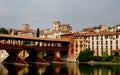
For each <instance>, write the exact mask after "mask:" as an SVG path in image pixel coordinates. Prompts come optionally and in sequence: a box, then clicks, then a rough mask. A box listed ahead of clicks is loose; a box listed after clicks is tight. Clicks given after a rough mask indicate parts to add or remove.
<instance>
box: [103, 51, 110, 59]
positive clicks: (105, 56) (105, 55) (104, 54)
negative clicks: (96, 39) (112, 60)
mask: <svg viewBox="0 0 120 75" xmlns="http://www.w3.org/2000/svg"><path fill="white" fill-rule="evenodd" d="M102 61H109V55H108V53H107V52H103V53H102Z"/></svg>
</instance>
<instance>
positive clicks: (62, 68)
mask: <svg viewBox="0 0 120 75" xmlns="http://www.w3.org/2000/svg"><path fill="white" fill-rule="evenodd" d="M0 75H120V65H93V64H92V65H90V64H81V63H61V64H58V63H56V64H50V65H45V64H33V63H32V64H29V66H28V65H15V64H9V63H6V64H5V63H4V64H2V63H0Z"/></svg>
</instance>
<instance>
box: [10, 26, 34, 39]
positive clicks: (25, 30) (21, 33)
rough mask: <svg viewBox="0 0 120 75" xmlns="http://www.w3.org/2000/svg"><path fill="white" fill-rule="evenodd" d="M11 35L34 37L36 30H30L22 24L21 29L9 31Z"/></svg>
mask: <svg viewBox="0 0 120 75" xmlns="http://www.w3.org/2000/svg"><path fill="white" fill-rule="evenodd" d="M10 33H11V35H19V36H32V37H35V36H36V30H33V29H30V25H29V24H22V25H21V29H14V28H11V29H10Z"/></svg>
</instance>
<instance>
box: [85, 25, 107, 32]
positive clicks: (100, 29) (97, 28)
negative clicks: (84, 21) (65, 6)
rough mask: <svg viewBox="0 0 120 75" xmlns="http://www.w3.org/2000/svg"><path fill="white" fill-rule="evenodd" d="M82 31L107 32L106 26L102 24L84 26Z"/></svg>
mask: <svg viewBox="0 0 120 75" xmlns="http://www.w3.org/2000/svg"><path fill="white" fill-rule="evenodd" d="M83 32H108V27H107V26H106V25H104V24H101V25H99V26H93V27H88V28H84V29H83Z"/></svg>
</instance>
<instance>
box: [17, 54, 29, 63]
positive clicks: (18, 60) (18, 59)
mask: <svg viewBox="0 0 120 75" xmlns="http://www.w3.org/2000/svg"><path fill="white" fill-rule="evenodd" d="M15 63H20V64H27V62H26V61H24V60H23V59H21V58H20V57H18V55H16V60H15Z"/></svg>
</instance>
